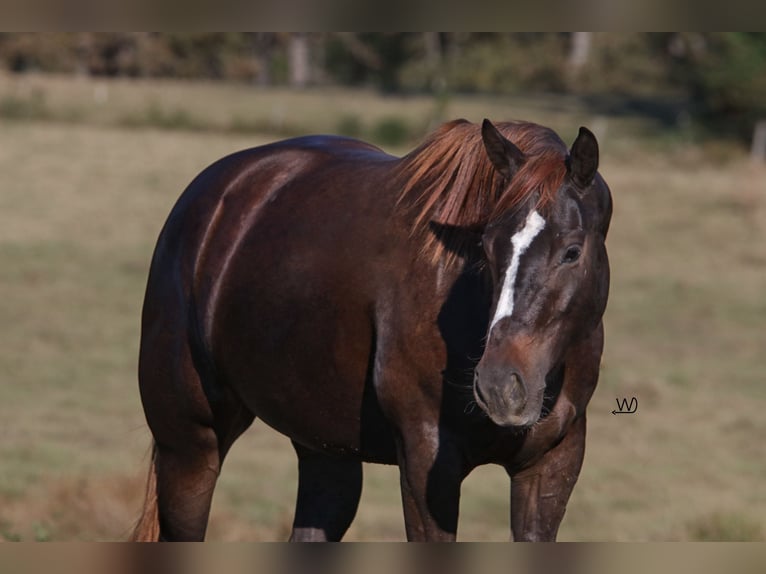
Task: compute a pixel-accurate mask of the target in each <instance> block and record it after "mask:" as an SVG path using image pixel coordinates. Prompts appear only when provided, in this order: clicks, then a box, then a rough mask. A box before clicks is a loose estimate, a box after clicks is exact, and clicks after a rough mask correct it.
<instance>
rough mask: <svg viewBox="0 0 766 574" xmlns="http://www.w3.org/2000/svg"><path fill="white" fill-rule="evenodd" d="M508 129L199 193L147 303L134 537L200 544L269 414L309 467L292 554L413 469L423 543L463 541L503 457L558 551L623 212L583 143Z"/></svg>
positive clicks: (170, 228) (406, 485)
mask: <svg viewBox="0 0 766 574" xmlns="http://www.w3.org/2000/svg"><path fill="white" fill-rule="evenodd" d="M498 126H499V128H496V127H495V126H494V125H493V124H492V123H490V122H489V121H487V120H485V121H484V124H483V125H482V126H481V127H479V126H477V125H474V124H471V123H469V122H466V121H463V120H460V121H455V122H452V123H449V124H446V125H445V126H443V127H442V128H440V129H439V130H438V131H436V132H435V133H434V134H432V135H431V136H430V137H429V138H428V139H427V140H426V141H425V143H423V144H422V145H421V146H420V147H418V148H417V149H415V150H414V151H413V152H411V153H409V154H408V155H406V156H404V157H403V158H396V157H392V156H390V155H387V154H385V153H383V152H382V151H380V150H379V149H377V148H376V147H374V146H372V145H369V144H366V143H362V142H359V141H356V140H352V139H346V138H340V137H324V136H323V137H304V138H297V139H292V140H288V141H283V142H278V143H274V144H271V145H267V146H263V147H259V148H255V149H250V150H247V151H242V152H239V153H236V154H233V155H231V156H228V157H226V158H224V159H222V160H220V161H218V162H216V163H214V164H213V165H211V166H210V167H208V168H207V169H205V170H204V171H203V172H202V173H201V174H200V175H199V176H198V177H197V178H196V179H195V180H194V181H193V182H192V183H191V185H189V187H188V188H187V189H186V191H185V192H184V193H183V195H182V196H181V198H180V199H179V200H178V203H177V204H176V206H175V207H174V208H173V211H172V212H171V214H170V216H169V218H168V220H167V222H166V224H165V227H164V229H163V230H162V233H161V234H160V237H159V240H158V243H157V247H156V250H155V253H154V258H153V260H152V265H151V271H150V274H149V281H148V286H147V290H146V299H145V302H144V308H143V317H142V332H141V356H140V364H139V380H140V388H141V398H142V400H143V405H144V410H145V412H146V418H147V420H148V423H149V427H150V428H151V431H152V434H153V435H154V449H153V457H152V467H151V470H150V474H149V483H148V487H147V495H146V502H145V506H144V511H143V515H142V518H141V520H140V522H139V524H138V526H137V528H136V531H135V535H134V538H135V539H137V540H157V539H164V540H200V539H202V538H204V536H205V529H206V526H207V521H208V513H209V510H210V502H211V498H212V496H213V489H214V488H215V484H216V479H217V477H218V474H219V472H220V469H221V465H222V463H223V460H224V457H225V456H226V453H227V451H228V450H229V448H230V447H231V445H232V443H233V442H234V441H235V440H236V439H237V437H238V436H239V435H240V434H241V433H242V432H243V431H245V429H247V428H248V426H250V424H251V423H252V422H253V419H254V417H256V416H258V417H261V419H263V420H264V421H265V422H266V423H267V424H269V425H270V426H272V427H273V428H275V429H276V430H278V431H279V432H281V433H283V434H285V435H287V436H288V437H289V438H290V439H292V442H293V445H294V446H295V450H296V452H297V455H298V467H299V486H298V497H297V507H296V511H295V522H294V524H293V532H292V537H291V538H292V539H293V540H339V539H340V538H341V537H342V536H343V534H344V533H345V532H346V530H347V528H348V527H349V525H350V524H351V521H352V519H353V518H354V514H355V513H356V508H357V504H358V502H359V495H360V492H361V488H362V462H363V461H367V462H378V463H384V464H398V465H399V469H400V475H401V492H402V499H403V506H404V519H405V525H406V532H407V538H408V539H409V540H454V539H455V535H456V531H457V522H458V505H459V498H460V485H461V482H462V480H463V479H464V478H465V477H466V476H467V475H468V473H469V472H470V471H471V470H472V469H473V468H475V467H476V466H478V465H482V464H489V463H494V464H499V465H502V466H503V467H504V468H505V469H506V470H507V472H508V474H509V475H510V477H511V529H512V533H513V537H514V538H515V539H516V540H554V539H555V537H556V533H557V530H558V526H559V523H560V522H561V519H562V517H563V515H564V511H565V508H566V504H567V501H568V499H569V495H570V493H571V492H572V488H573V486H574V484H575V481H576V480H577V476H578V474H579V472H580V467H581V464H582V460H583V452H584V447H585V408H586V406H587V404H588V401H589V399H590V397H591V394H592V393H593V390H594V388H595V386H596V381H597V379H598V372H599V363H600V357H601V351H602V346H603V328H602V322H601V317H602V315H603V312H604V308H605V306H606V301H607V294H608V288H609V265H608V261H607V255H606V249H605V246H604V241H605V238H606V234H607V229H608V227H609V220H610V217H611V210H612V208H611V196H610V193H609V188H608V187H607V185H606V183H605V182H604V180H603V179H602V178H601V176H600V175H599V174H598V173H597V171H596V170H597V168H598V144H597V143H596V139H595V137H594V136H593V134H591V133H590V132H589V131H588V130H587V129H584V128H581V129H580V133H579V135H578V137H577V139H576V140H575V142H574V144H573V146H572V148H571V151H569V152H568V150H567V148H566V146H565V145H564V144H563V143H562V141H561V140H560V139H559V138H558V136H557V135H556V134H555V133H554V132H553V131H551V130H549V129H547V128H544V127H541V126H538V125H535V124H530V123H522V122H514V123H502V124H498ZM477 405H478V406H477ZM264 463H265V464H268V461H264Z"/></svg>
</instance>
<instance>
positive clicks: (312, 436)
mask: <svg viewBox="0 0 766 574" xmlns="http://www.w3.org/2000/svg"><path fill="white" fill-rule="evenodd" d="M285 297H286V294H285V293H282V297H281V298H280V297H279V296H274V297H273V298H271V304H269V305H264V306H260V305H257V304H253V303H252V302H251V303H250V305H249V306H247V308H245V307H242V308H240V309H238V311H237V312H235V313H226V316H228V317H229V318H230V319H229V320H228V321H227V325H220V326H219V329H217V331H218V332H219V333H220V336H219V337H217V338H216V340H217V341H218V348H219V351H218V353H217V355H218V358H217V360H216V363H218V367H219V368H220V369H221V370H222V371H223V373H224V377H223V379H224V380H225V381H226V384H228V385H230V386H231V387H232V388H233V389H234V391H235V392H236V393H237V395H238V396H239V397H240V398H241V399H242V400H243V401H244V403H245V405H246V406H247V408H248V409H249V410H250V411H252V412H253V413H254V414H255V415H256V417H258V418H260V419H261V420H263V421H264V422H265V423H267V424H268V425H269V426H271V427H273V428H274V429H276V430H277V431H279V432H281V433H282V434H284V435H286V436H288V437H289V438H291V439H292V440H294V441H296V442H298V443H300V444H302V445H304V446H306V447H308V448H311V449H314V450H319V451H324V452H327V453H331V454H334V455H338V456H349V457H355V458H360V459H362V460H369V461H375V462H384V463H394V462H395V447H394V442H393V438H392V432H391V429H390V427H389V425H388V423H387V422H386V419H385V417H384V416H383V414H382V412H381V410H380V407H379V405H378V402H377V397H376V395H375V391H374V385H373V381H372V361H373V355H374V349H373V335H372V323H371V320H370V318H369V317H367V316H366V315H365V313H364V312H363V308H361V306H359V305H355V304H354V301H353V300H348V299H347V300H346V301H344V302H343V303H341V302H339V301H330V302H328V301H324V302H320V301H315V300H304V301H301V302H298V301H296V300H292V301H291V304H289V305H286V304H283V303H284V302H285V300H286V299H285ZM230 301H232V302H233V303H234V304H235V301H236V299H235V298H233V297H232V298H231V299H230ZM328 303H329V304H328Z"/></svg>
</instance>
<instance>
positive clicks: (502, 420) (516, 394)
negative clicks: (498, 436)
mask: <svg viewBox="0 0 766 574" xmlns="http://www.w3.org/2000/svg"><path fill="white" fill-rule="evenodd" d="M473 394H474V397H475V398H476V402H477V403H478V404H479V407H481V409H482V410H483V411H484V412H485V413H487V415H488V416H489V418H490V419H491V420H492V422H494V423H495V424H496V425H498V426H502V427H526V426H529V425H531V424H534V423H535V422H537V419H538V418H539V416H540V413H539V412H535V411H534V410H531V409H529V408H528V406H529V405H528V391H527V388H526V386H525V385H524V381H523V380H522V378H521V376H520V375H519V374H518V373H515V372H511V373H509V372H508V371H507V370H503V371H502V372H499V371H495V372H484V371H480V370H479V369H478V368H477V369H476V372H475V374H474V381H473Z"/></svg>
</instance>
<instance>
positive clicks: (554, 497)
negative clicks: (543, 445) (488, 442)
mask: <svg viewBox="0 0 766 574" xmlns="http://www.w3.org/2000/svg"><path fill="white" fill-rule="evenodd" d="M584 454H585V415H584V414H583V415H582V416H580V417H578V418H577V419H576V420H575V421H574V422H573V423H572V426H571V427H570V428H569V430H568V432H567V434H566V435H565V436H564V438H563V439H562V441H561V442H560V443H559V444H558V445H556V446H555V447H554V448H553V449H551V450H549V451H548V452H547V453H545V455H543V457H542V458H540V460H538V461H537V462H536V463H534V464H533V465H532V466H530V467H528V468H525V469H524V470H522V471H520V472H517V473H515V474H513V475H512V476H511V532H512V534H513V539H514V540H525V541H555V540H556V534H557V533H558V529H559V525H560V524H561V520H562V519H563V518H564V512H565V511H566V506H567V502H568V501H569V496H570V494H572V489H573V488H574V485H575V482H577V477H578V475H579V474H580V468H581V467H582V461H583V456H584Z"/></svg>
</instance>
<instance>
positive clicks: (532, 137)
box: [396, 120, 567, 260]
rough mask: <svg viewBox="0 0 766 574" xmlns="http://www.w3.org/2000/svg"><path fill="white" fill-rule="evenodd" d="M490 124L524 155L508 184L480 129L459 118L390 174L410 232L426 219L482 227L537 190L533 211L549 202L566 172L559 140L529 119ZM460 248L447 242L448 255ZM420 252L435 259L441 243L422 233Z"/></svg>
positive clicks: (417, 231)
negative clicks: (410, 216) (407, 212)
mask: <svg viewBox="0 0 766 574" xmlns="http://www.w3.org/2000/svg"><path fill="white" fill-rule="evenodd" d="M496 126H497V128H498V129H499V130H500V132H501V133H502V134H503V135H504V136H505V137H507V138H508V139H509V140H511V141H512V142H513V143H514V144H515V145H516V146H517V147H518V148H519V149H521V151H522V152H524V154H525V156H526V157H527V161H526V162H525V163H524V165H523V166H522V167H521V168H520V169H519V171H518V172H517V173H516V174H515V175H514V177H513V179H512V181H511V183H510V185H508V184H507V182H505V181H504V179H503V177H502V176H501V175H500V174H499V173H497V171H496V170H495V168H494V166H493V165H492V163H491V162H490V160H489V158H488V156H487V153H486V151H485V149H484V143H483V141H482V138H481V130H480V127H479V126H478V125H476V124H473V123H470V122H467V121H465V120H456V121H453V122H450V123H447V124H444V125H443V126H441V127H440V128H439V129H437V130H436V131H435V132H433V133H432V134H431V135H430V136H428V137H427V138H426V140H425V141H424V142H423V144H421V145H420V146H419V147H418V148H416V149H415V150H413V151H412V152H411V153H409V154H408V155H406V156H404V157H403V158H402V160H401V162H400V164H399V166H398V168H397V172H398V173H397V174H396V175H397V179H398V181H400V185H401V193H400V196H399V203H400V205H404V206H406V207H407V208H412V209H414V210H415V217H414V223H413V228H412V232H413V235H416V234H420V233H421V232H426V230H427V229H428V226H429V224H430V223H431V222H436V223H439V224H442V225H447V226H450V227H452V228H476V227H482V226H484V225H486V224H487V223H488V222H489V221H492V220H494V219H496V218H498V217H501V216H502V215H503V214H504V213H507V212H508V211H509V210H512V209H514V208H515V207H516V206H518V205H520V204H521V203H523V202H524V201H526V200H527V199H528V198H529V197H530V196H531V195H533V194H535V193H538V194H539V200H538V204H537V207H538V209H542V208H544V207H545V206H546V205H547V204H549V203H551V202H552V201H553V198H554V196H555V194H556V190H557V189H558V188H559V187H560V186H561V185H562V183H563V181H564V177H565V176H566V164H565V159H566V155H567V148H566V145H565V144H564V142H562V141H561V139H560V138H559V137H558V136H557V135H556V133H555V132H553V131H552V130H550V129H548V128H545V127H543V126H539V125H537V124H533V123H528V122H501V123H498V124H496ZM456 237H458V238H459V234H458V235H457V236H456ZM458 241H460V239H458ZM464 247H465V246H462V245H453V246H451V248H450V249H449V252H448V253H449V255H448V256H449V257H450V258H452V259H454V258H456V257H457V255H458V254H460V253H462V252H464V249H463V248H464ZM422 250H423V252H424V253H426V254H429V255H430V257H429V258H430V259H432V260H438V259H440V258H441V257H442V256H443V255H444V254H445V250H446V247H445V245H444V244H443V242H442V241H439V240H437V238H436V237H434V235H433V234H430V233H426V234H425V237H424V244H423V246H422Z"/></svg>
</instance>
